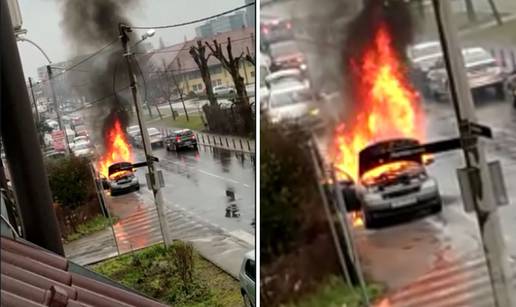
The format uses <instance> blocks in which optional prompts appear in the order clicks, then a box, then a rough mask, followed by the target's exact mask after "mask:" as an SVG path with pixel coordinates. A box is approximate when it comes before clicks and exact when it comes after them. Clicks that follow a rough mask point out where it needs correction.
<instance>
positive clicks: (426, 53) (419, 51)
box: [407, 41, 443, 72]
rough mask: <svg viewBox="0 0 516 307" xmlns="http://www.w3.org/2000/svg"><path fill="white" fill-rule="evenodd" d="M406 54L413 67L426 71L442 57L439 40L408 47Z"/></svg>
mask: <svg viewBox="0 0 516 307" xmlns="http://www.w3.org/2000/svg"><path fill="white" fill-rule="evenodd" d="M407 55H408V57H409V59H410V61H411V62H412V64H413V65H414V66H415V67H417V68H418V69H420V70H421V71H423V72H428V71H430V69H432V67H434V66H435V64H436V63H437V62H439V61H440V60H441V59H442V58H443V51H442V48H441V43H440V42H438V41H429V42H423V43H419V44H416V45H413V46H411V47H409V48H408V50H407Z"/></svg>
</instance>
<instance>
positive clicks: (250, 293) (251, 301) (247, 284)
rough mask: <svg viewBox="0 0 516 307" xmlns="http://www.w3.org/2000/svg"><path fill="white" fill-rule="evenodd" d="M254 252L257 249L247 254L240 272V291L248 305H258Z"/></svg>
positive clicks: (248, 306) (249, 306) (250, 306)
mask: <svg viewBox="0 0 516 307" xmlns="http://www.w3.org/2000/svg"><path fill="white" fill-rule="evenodd" d="M254 253H255V251H254V250H252V251H250V252H248V253H247V254H245V256H244V260H243V261H242V266H241V268H240V273H239V274H238V280H239V282H240V293H241V294H242V299H243V300H244V306H246V307H254V306H255V305H256V262H255V256H254Z"/></svg>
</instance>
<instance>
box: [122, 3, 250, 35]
mask: <svg viewBox="0 0 516 307" xmlns="http://www.w3.org/2000/svg"><path fill="white" fill-rule="evenodd" d="M254 4H255V3H254V2H251V3H247V4H245V5H242V6H239V7H236V8H234V9H231V10H228V11H224V12H222V13H219V14H216V15H212V16H209V17H204V18H199V19H195V20H192V21H187V22H183V23H177V24H173V25H166V26H137V27H133V26H130V28H131V29H143V30H145V29H167V28H177V27H182V26H187V25H191V24H195V23H199V22H203V21H206V20H210V19H213V18H217V17H220V16H224V15H226V14H229V13H233V12H236V11H239V10H241V9H243V8H246V7H248V6H251V5H254Z"/></svg>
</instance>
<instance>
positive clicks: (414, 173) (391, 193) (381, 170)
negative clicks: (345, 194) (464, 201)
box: [357, 139, 442, 228]
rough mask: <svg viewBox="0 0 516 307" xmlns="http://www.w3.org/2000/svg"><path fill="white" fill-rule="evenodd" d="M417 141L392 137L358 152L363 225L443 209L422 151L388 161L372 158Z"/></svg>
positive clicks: (372, 225) (358, 190) (437, 189)
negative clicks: (427, 170)
mask: <svg viewBox="0 0 516 307" xmlns="http://www.w3.org/2000/svg"><path fill="white" fill-rule="evenodd" d="M418 144H419V142H418V141H417V140H414V139H392V140H387V141H382V142H378V143H375V144H373V145H370V146H368V147H366V148H365V149H363V150H362V151H361V152H360V154H359V178H360V179H359V184H358V187H357V193H358V197H359V199H360V203H361V208H362V213H363V216H364V223H365V226H366V228H373V227H376V226H377V225H378V222H379V221H380V219H384V218H389V217H395V216H400V215H403V214H409V213H416V212H421V211H423V210H429V211H431V212H433V213H437V212H440V211H441V210H442V201H441V196H440V194H439V188H438V185H437V182H436V180H435V179H434V178H432V177H430V176H429V175H428V174H427V172H426V169H425V163H424V162H423V157H422V156H421V154H417V155H414V156H411V157H403V158H393V159H390V160H389V161H384V160H383V159H375V155H377V154H382V153H386V152H389V151H392V150H394V149H401V148H406V147H412V146H417V145H418Z"/></svg>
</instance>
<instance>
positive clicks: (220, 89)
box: [213, 85, 235, 96]
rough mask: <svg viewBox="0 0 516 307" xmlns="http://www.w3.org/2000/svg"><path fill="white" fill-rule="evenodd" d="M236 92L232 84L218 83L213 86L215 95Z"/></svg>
mask: <svg viewBox="0 0 516 307" xmlns="http://www.w3.org/2000/svg"><path fill="white" fill-rule="evenodd" d="M233 93H235V89H234V88H233V87H230V86H225V85H217V86H214V87H213V94H214V95H215V96H220V95H229V94H233Z"/></svg>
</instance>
